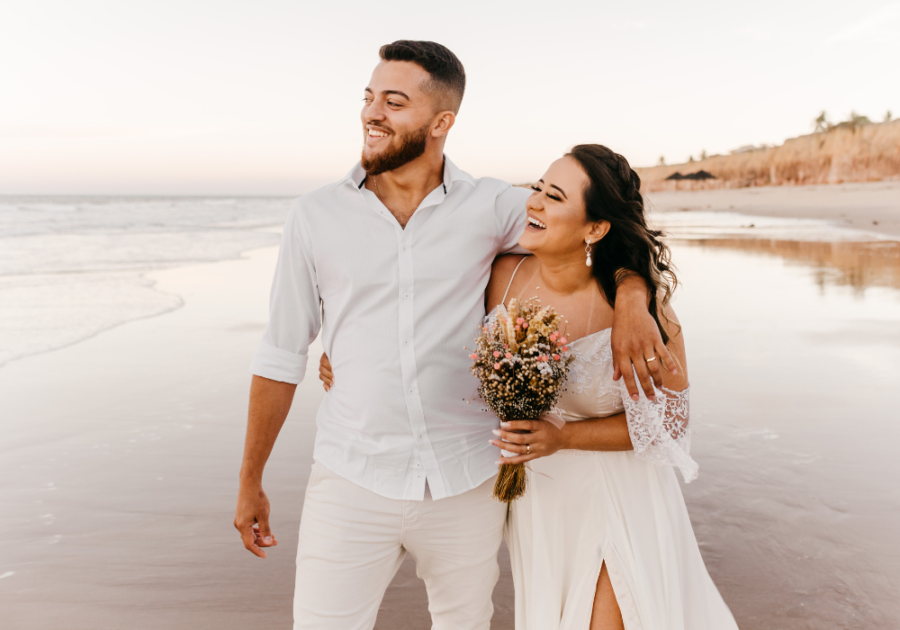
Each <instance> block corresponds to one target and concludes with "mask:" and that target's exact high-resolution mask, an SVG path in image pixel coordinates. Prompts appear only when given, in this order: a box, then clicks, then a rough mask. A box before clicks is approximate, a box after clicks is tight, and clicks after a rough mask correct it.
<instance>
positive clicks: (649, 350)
mask: <svg viewBox="0 0 900 630" xmlns="http://www.w3.org/2000/svg"><path fill="white" fill-rule="evenodd" d="M648 302H649V297H648V294H647V284H646V283H645V282H644V280H643V279H642V278H641V277H639V276H630V277H628V278H625V279H624V280H623V281H622V283H621V284H620V285H619V287H618V289H617V291H616V308H615V313H614V315H613V329H612V336H611V344H612V352H613V363H614V364H615V374H614V376H613V378H615V380H619V378H624V379H625V385H626V387H627V388H628V393H629V394H630V395H631V397H632V398H633V399H634V400H637V399H638V387H639V386H640V387H641V388H642V389H643V390H644V393H645V394H646V395H647V397H648V398H653V396H654V393H653V384H654V383H656V385H657V386H658V387H661V386H662V384H663V370H664V369H669V370H670V371H671V372H672V373H673V374H674V373H675V372H677V369H678V368H677V363H676V362H675V360H674V359H673V358H672V355H671V354H670V353H669V351H668V349H666V345H665V344H664V343H663V339H662V335H661V334H660V332H659V326H657V324H656V320H655V319H653V316H652V315H650V311H649V310H648V308H647V306H648ZM648 359H649V362H648ZM635 372H636V373H637V377H638V381H639V383H638V382H636V381H635V378H634V374H635Z"/></svg>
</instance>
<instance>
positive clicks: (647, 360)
mask: <svg viewBox="0 0 900 630" xmlns="http://www.w3.org/2000/svg"><path fill="white" fill-rule="evenodd" d="M644 361H645V362H646V363H650V362H651V361H656V357H650V358H649V359H644Z"/></svg>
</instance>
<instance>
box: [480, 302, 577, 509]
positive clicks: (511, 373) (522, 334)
mask: <svg viewBox="0 0 900 630" xmlns="http://www.w3.org/2000/svg"><path fill="white" fill-rule="evenodd" d="M562 322H563V320H562V316H561V315H560V314H559V313H557V312H556V311H555V310H553V308H551V307H549V306H547V307H543V308H542V307H541V304H540V301H539V300H538V299H537V298H532V299H531V300H527V301H525V302H523V303H521V304H520V303H519V302H518V301H517V300H512V301H511V302H510V304H509V308H508V309H504V308H503V307H502V306H501V307H500V308H499V309H498V311H497V314H496V316H495V317H494V318H493V319H492V320H490V321H489V322H488V323H486V324H485V325H484V326H483V327H482V329H481V334H480V335H479V336H478V338H477V339H476V340H475V342H476V347H475V351H474V352H473V353H472V354H471V355H470V358H471V359H472V360H473V361H474V364H473V365H472V373H473V374H474V375H475V376H477V377H478V379H479V381H480V383H481V384H480V385H479V388H478V394H479V396H481V399H482V400H484V402H485V403H486V404H487V406H488V407H490V408H491V410H492V411H493V412H494V413H496V414H497V415H498V416H500V418H501V419H502V420H522V419H537V418H540V416H541V415H542V414H544V413H547V412H548V411H550V409H552V408H553V406H554V405H555V404H556V401H557V400H559V396H560V394H561V393H562V392H563V383H564V382H565V380H566V376H568V372H569V363H570V362H571V361H572V357H571V356H570V355H569V347H568V346H567V345H566V343H567V340H566V338H565V336H563V334H562V332H561V331H560V325H561V324H562ZM524 492H525V467H524V465H523V464H503V465H501V466H500V473H499V475H498V476H497V483H496V485H495V486H494V497H495V498H497V499H499V500H501V501H505V502H507V503H508V502H510V501H513V500H515V499H518V498H519V497H520V496H522V494H524Z"/></svg>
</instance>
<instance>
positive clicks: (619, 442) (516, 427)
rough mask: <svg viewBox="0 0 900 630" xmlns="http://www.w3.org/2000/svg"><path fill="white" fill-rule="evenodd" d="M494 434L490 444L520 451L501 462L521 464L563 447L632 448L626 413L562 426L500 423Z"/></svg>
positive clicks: (597, 449) (539, 421)
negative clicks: (494, 436) (559, 427)
mask: <svg viewBox="0 0 900 630" xmlns="http://www.w3.org/2000/svg"><path fill="white" fill-rule="evenodd" d="M520 431H530V433H520ZM494 434H495V435H497V439H495V440H491V444H493V445H494V446H497V447H500V448H502V449H503V450H505V451H507V452H510V453H518V455H516V456H515V457H502V458H501V459H500V463H501V464H522V463H524V462H528V461H531V460H532V459H537V458H538V457H547V456H548V455H552V454H553V453H555V452H556V451H560V450H563V449H576V450H579V451H630V450H631V448H632V447H631V436H630V435H629V434H628V422H627V420H626V419H625V414H624V413H617V414H615V415H614V416H608V417H606V418H592V419H590V420H579V421H578V422H566V423H565V424H564V425H563V427H562V428H561V429H558V428H556V426H555V425H554V424H553V423H551V422H548V421H546V420H537V421H535V420H513V421H511V422H503V423H501V424H500V430H499V431H495V432H494ZM501 440H506V441H505V442H501ZM526 445H528V446H530V447H531V449H530V452H528V453H527V454H526V451H529V449H528V446H526Z"/></svg>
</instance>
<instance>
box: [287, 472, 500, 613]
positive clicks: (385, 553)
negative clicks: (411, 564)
mask: <svg viewBox="0 0 900 630" xmlns="http://www.w3.org/2000/svg"><path fill="white" fill-rule="evenodd" d="M493 485H494V480H493V479H491V480H489V481H488V482H485V483H483V484H482V485H480V486H479V487H477V488H475V489H473V490H470V491H468V492H465V493H463V494H461V495H458V496H455V497H450V498H447V499H441V500H440V501H434V500H433V499H432V498H431V497H430V496H427V495H426V497H425V500H424V501H404V500H398V499H387V498H385V497H382V496H380V495H377V494H375V493H374V492H370V491H369V490H366V489H364V488H361V487H359V486H357V485H356V484H354V483H352V482H350V481H347V480H346V479H344V478H343V477H340V476H338V475H336V474H335V473H333V472H331V471H330V470H328V469H327V468H325V467H324V466H323V465H321V464H319V463H316V464H314V465H313V470H312V475H311V476H310V479H309V486H307V488H306V499H305V503H304V505H303V516H302V517H301V519H300V543H299V546H298V549H297V582H296V585H295V590H294V630H371V628H372V627H374V625H375V615H376V614H377V613H378V607H379V606H380V605H381V600H382V598H383V596H384V592H385V590H386V589H387V587H388V585H389V584H390V583H391V580H392V579H393V577H394V574H395V573H396V572H397V570H398V569H399V568H400V564H401V563H402V562H403V558H404V557H405V556H406V552H407V551H408V552H409V553H410V554H412V557H413V558H414V559H415V561H416V570H417V573H418V575H419V577H420V578H422V579H423V580H424V581H425V586H426V588H427V590H428V610H429V612H430V613H431V619H432V624H433V626H432V630H488V629H489V628H490V623H491V615H492V614H493V610H494V607H493V604H492V603H491V595H492V593H493V591H494V585H495V584H496V583H497V579H498V577H499V576H500V568H499V567H498V565H497V553H498V550H499V548H500V540H501V538H502V536H503V524H504V522H505V521H506V511H507V506H506V504H505V503H501V502H499V501H496V500H495V499H493V498H492V497H491V490H492V488H493Z"/></svg>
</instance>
